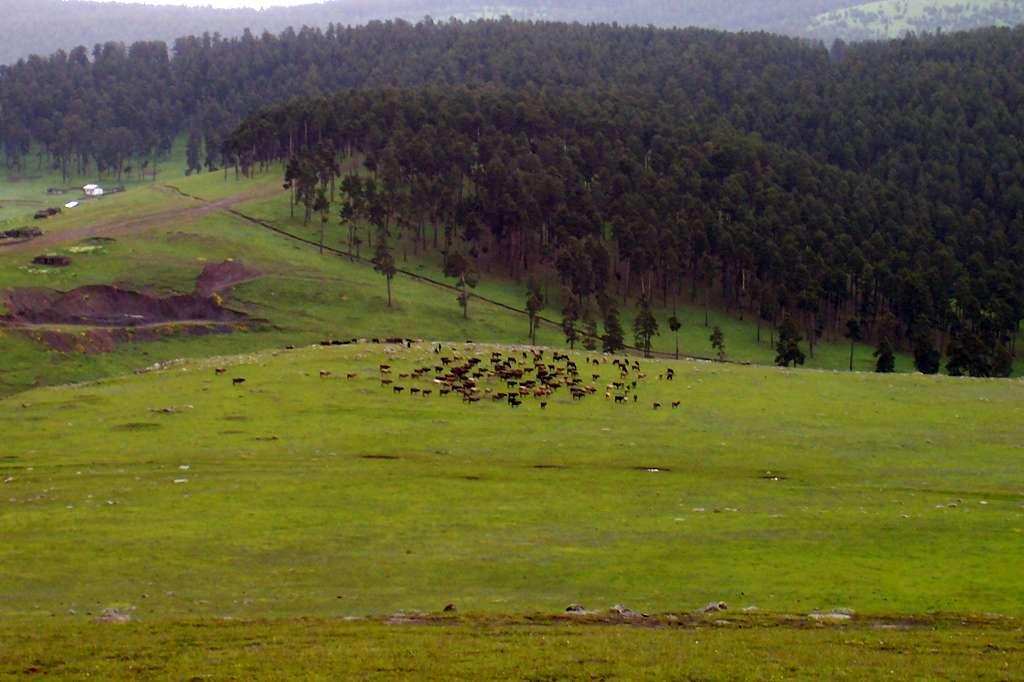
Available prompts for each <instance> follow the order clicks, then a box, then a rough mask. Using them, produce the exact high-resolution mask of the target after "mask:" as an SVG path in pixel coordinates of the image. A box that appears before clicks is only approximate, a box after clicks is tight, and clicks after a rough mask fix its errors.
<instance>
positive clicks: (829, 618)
mask: <svg viewBox="0 0 1024 682" xmlns="http://www.w3.org/2000/svg"><path fill="white" fill-rule="evenodd" d="M808 618H810V619H811V620H817V621H826V622H833V623H840V622H843V621H847V620H850V619H851V618H853V616H851V615H850V614H848V613H812V614H810V615H809V616H808Z"/></svg>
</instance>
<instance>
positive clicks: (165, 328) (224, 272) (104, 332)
mask: <svg viewBox="0 0 1024 682" xmlns="http://www.w3.org/2000/svg"><path fill="white" fill-rule="evenodd" d="M258 274H259V273H257V272H256V271H255V270H252V269H251V268H247V267H246V266H244V265H242V264H241V263H238V262H236V261H227V262H224V263H218V264H211V265H208V266H206V268H204V269H203V272H202V273H201V274H200V275H199V277H198V279H197V281H196V290H195V292H194V293H190V294H177V295H172V296H164V297H161V296H154V295H150V294H145V293H141V292H138V291H130V290H127V289H121V288H118V287H114V286H109V285H91V286H84V287H79V288H77V289H72V290H71V291H54V290H52V289H40V288H30V289H13V290H10V291H7V292H4V293H3V294H2V295H0V300H2V302H3V304H4V306H5V307H6V308H7V311H8V314H7V315H6V316H4V317H3V318H0V321H2V324H3V325H4V326H7V327H9V328H14V329H20V330H22V331H24V332H25V333H26V334H28V335H29V336H30V337H31V338H34V339H35V340H37V341H38V342H40V343H42V344H44V345H46V346H48V347H50V348H52V349H54V350H58V351H61V352H79V353H107V352H111V351H113V350H114V349H115V348H116V347H117V346H118V345H119V344H122V343H129V342H137V341H151V340H155V339H158V338H163V337H166V336H170V335H188V336H202V335H206V334H223V333H229V332H232V331H235V330H236V329H237V328H238V326H239V325H240V324H242V323H245V322H247V321H249V319H250V318H249V317H248V316H247V315H246V314H244V313H241V312H238V311H236V310H231V309H230V308H226V307H224V305H223V302H222V299H221V298H220V297H219V296H215V295H214V294H215V293H216V292H218V291H222V290H224V289H226V288H228V287H230V286H233V285H235V284H238V283H240V282H244V281H247V280H250V279H254V278H255V277H257V276H258ZM69 327H71V329H68V328H69Z"/></svg>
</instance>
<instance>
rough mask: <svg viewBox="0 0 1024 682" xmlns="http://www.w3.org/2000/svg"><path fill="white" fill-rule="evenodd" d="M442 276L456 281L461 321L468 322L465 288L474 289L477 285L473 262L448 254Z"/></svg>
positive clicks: (459, 254)
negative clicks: (460, 307)
mask: <svg viewBox="0 0 1024 682" xmlns="http://www.w3.org/2000/svg"><path fill="white" fill-rule="evenodd" d="M444 274H445V277H452V278H454V279H456V280H458V282H457V283H456V285H455V286H456V288H458V290H459V295H458V296H457V297H456V300H457V301H458V302H459V305H460V306H462V319H464V320H468V319H469V291H468V289H467V287H476V285H477V278H476V273H475V272H473V262H472V261H471V260H470V259H469V258H466V257H465V256H464V255H462V254H461V253H453V254H450V255H449V256H448V261H447V262H446V263H445V265H444Z"/></svg>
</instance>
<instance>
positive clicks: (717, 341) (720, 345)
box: [708, 326, 725, 361]
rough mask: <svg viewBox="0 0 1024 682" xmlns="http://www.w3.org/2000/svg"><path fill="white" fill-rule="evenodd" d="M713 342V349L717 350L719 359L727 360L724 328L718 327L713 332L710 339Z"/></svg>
mask: <svg viewBox="0 0 1024 682" xmlns="http://www.w3.org/2000/svg"><path fill="white" fill-rule="evenodd" d="M708 340H709V341H711V347H712V348H714V349H715V351H716V353H717V354H718V359H719V360H722V361H724V360H725V334H723V333H722V328H721V327H718V326H716V327H715V328H714V330H713V331H712V332H711V336H709V337H708Z"/></svg>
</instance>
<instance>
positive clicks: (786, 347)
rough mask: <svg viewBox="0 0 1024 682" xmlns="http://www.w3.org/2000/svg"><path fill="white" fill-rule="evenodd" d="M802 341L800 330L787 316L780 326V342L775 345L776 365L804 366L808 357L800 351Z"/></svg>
mask: <svg viewBox="0 0 1024 682" xmlns="http://www.w3.org/2000/svg"><path fill="white" fill-rule="evenodd" d="M801 341H803V337H802V336H800V330H799V328H797V326H796V323H794V322H793V319H792V318H791V317H789V316H788V315H787V316H786V317H785V319H783V320H782V324H781V325H779V341H778V343H777V344H776V345H775V364H776V365H778V366H779V367H789V366H790V365H793V366H794V367H795V366H797V365H802V364H804V361H805V360H806V357H805V356H804V352H803V351H802V350H800V342H801Z"/></svg>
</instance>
